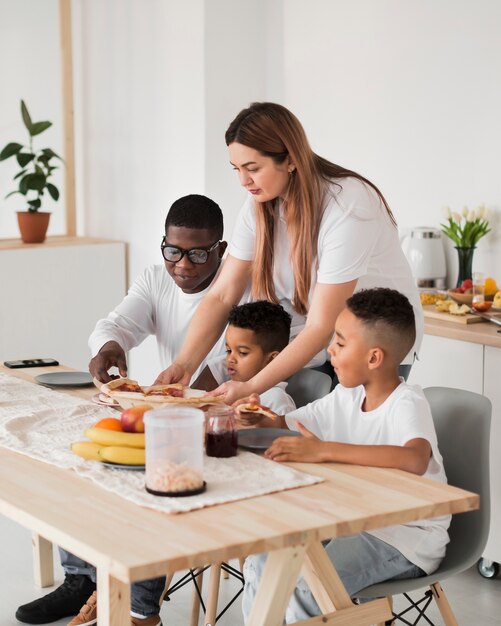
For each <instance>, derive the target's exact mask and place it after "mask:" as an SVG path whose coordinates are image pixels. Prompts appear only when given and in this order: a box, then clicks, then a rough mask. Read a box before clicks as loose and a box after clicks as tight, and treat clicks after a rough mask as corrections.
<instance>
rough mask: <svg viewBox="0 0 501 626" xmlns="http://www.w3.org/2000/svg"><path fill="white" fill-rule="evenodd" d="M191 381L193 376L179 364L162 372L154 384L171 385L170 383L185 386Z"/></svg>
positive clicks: (174, 364) (170, 366)
mask: <svg viewBox="0 0 501 626" xmlns="http://www.w3.org/2000/svg"><path fill="white" fill-rule="evenodd" d="M190 379H191V374H190V372H188V371H187V370H186V368H185V367H184V366H182V365H180V364H179V363H173V364H172V365H169V367H168V368H167V369H166V370H164V371H163V372H160V374H159V375H158V376H157V379H156V380H155V382H154V383H153V384H154V385H169V384H170V383H183V385H188V384H189V382H190Z"/></svg>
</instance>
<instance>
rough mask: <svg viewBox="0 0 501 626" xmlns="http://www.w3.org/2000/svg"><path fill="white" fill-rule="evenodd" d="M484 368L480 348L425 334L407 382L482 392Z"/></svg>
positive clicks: (464, 342)
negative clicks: (417, 358)
mask: <svg viewBox="0 0 501 626" xmlns="http://www.w3.org/2000/svg"><path fill="white" fill-rule="evenodd" d="M483 367H484V346H483V345H481V344H477V343H468V342H466V341H458V340H456V339H448V338H446V337H436V336H433V335H424V337H423V343H422V345H421V350H420V351H419V360H418V361H416V362H415V363H414V365H413V366H412V369H411V373H410V375H409V383H411V384H417V385H421V387H435V386H439V387H454V388H456V389H465V390H466V391H474V392H475V393H482V389H483V383H482V378H483Z"/></svg>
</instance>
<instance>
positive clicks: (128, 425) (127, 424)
mask: <svg viewBox="0 0 501 626" xmlns="http://www.w3.org/2000/svg"><path fill="white" fill-rule="evenodd" d="M151 408H152V407H151V406H149V404H140V405H138V406H133V407H131V408H130V409H125V411H123V413H122V414H121V415H120V423H121V424H122V429H123V430H124V431H125V432H126V433H144V422H143V416H144V414H145V413H146V411H150V410H151Z"/></svg>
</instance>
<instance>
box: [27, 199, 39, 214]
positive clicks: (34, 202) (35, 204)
mask: <svg viewBox="0 0 501 626" xmlns="http://www.w3.org/2000/svg"><path fill="white" fill-rule="evenodd" d="M28 204H29V205H30V207H31V209H30V210H33V211H36V210H37V209H39V208H40V207H41V206H42V201H41V200H40V199H39V198H35V200H28Z"/></svg>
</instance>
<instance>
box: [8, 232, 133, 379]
mask: <svg viewBox="0 0 501 626" xmlns="http://www.w3.org/2000/svg"><path fill="white" fill-rule="evenodd" d="M0 285H1V292H0V293H1V296H0V302H1V304H0V360H1V361H5V360H7V359H27V358H38V357H42V358H43V357H53V358H55V359H57V360H58V361H60V362H61V363H67V364H70V365H71V366H72V367H75V368H79V369H82V370H86V369H87V365H88V362H89V360H90V353H89V348H88V346H87V340H88V338H89V335H90V333H91V332H92V330H93V328H94V326H95V324H96V322H97V320H98V319H100V318H101V317H104V316H106V315H107V314H108V313H109V312H110V311H111V310H112V309H113V308H114V307H115V306H116V305H117V304H118V303H119V302H120V301H121V300H122V298H123V297H124V295H125V292H126V266H125V244H124V243H123V242H118V241H109V240H102V239H92V238H84V237H53V238H50V239H47V240H46V242H45V243H43V244H36V245H35V244H32V245H30V244H22V243H21V242H20V241H19V240H5V241H0Z"/></svg>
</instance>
